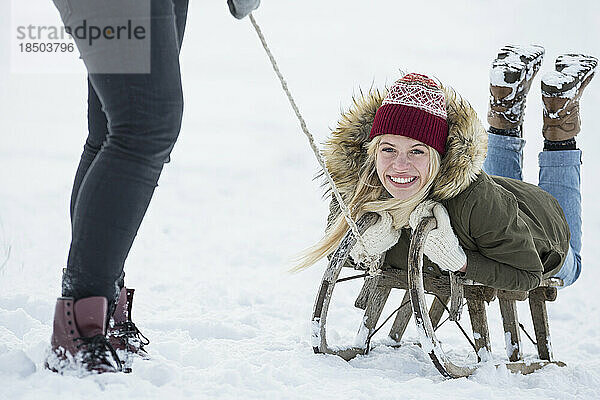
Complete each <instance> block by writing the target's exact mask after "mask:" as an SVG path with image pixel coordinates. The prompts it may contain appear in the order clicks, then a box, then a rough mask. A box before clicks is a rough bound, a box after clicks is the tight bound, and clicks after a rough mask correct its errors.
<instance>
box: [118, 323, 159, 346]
mask: <svg viewBox="0 0 600 400" xmlns="http://www.w3.org/2000/svg"><path fill="white" fill-rule="evenodd" d="M115 328H116V331H117V332H116V334H115V336H116V337H118V338H122V339H125V340H137V341H139V342H140V344H141V345H142V347H143V346H146V345H148V344H150V340H149V339H148V338H147V337H146V336H144V334H143V333H142V332H141V331H140V330H139V329H138V327H137V326H136V325H135V323H134V322H133V321H125V322H121V323H118V324H116V325H115Z"/></svg>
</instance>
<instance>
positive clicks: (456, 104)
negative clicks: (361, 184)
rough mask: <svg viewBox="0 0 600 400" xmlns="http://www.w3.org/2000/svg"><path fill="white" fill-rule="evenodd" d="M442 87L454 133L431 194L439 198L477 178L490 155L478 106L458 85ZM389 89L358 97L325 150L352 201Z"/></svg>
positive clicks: (332, 170) (337, 181) (346, 196)
mask: <svg viewBox="0 0 600 400" xmlns="http://www.w3.org/2000/svg"><path fill="white" fill-rule="evenodd" d="M441 87H442V90H443V91H444V93H445V96H446V110H447V113H448V119H447V121H448V130H449V132H448V139H447V141H446V154H444V156H443V157H442V163H441V166H440V171H439V173H438V176H437V177H436V178H435V181H434V184H433V187H432V191H431V195H430V196H429V197H430V198H432V199H434V200H437V201H442V200H447V199H450V198H453V197H455V196H456V195H458V194H459V193H461V192H462V191H463V190H465V189H466V188H467V187H468V186H469V185H470V184H471V183H472V182H473V181H475V179H476V178H477V176H478V175H479V173H480V172H481V168H482V166H483V161H484V160H485V156H486V154H487V133H486V131H485V129H484V127H483V125H482V124H481V122H480V121H479V119H478V118H477V114H476V113H475V110H473V108H472V107H471V105H470V104H469V103H468V102H467V101H466V100H464V99H463V98H462V97H460V95H458V94H457V93H456V92H455V91H454V90H453V89H452V88H449V87H444V86H441ZM385 94H386V93H385V91H380V90H377V89H373V90H371V91H370V92H369V93H368V94H362V93H361V95H360V97H355V98H354V99H353V104H352V106H351V107H350V109H349V110H348V111H347V112H345V113H343V114H342V117H341V119H340V121H339V122H338V126H337V129H335V130H334V131H333V132H332V133H331V137H330V138H329V139H328V140H327V141H326V142H325V147H324V151H323V153H324V156H325V161H326V165H327V169H328V170H329V172H330V173H331V176H332V178H333V180H334V182H335V184H336V186H337V188H338V190H339V191H340V193H341V194H342V197H343V198H344V200H345V201H349V200H350V199H351V198H352V196H353V195H354V192H355V190H356V185H357V182H358V179H359V174H360V170H361V166H362V165H363V163H364V162H365V161H366V159H367V146H368V142H369V133H370V131H371V126H372V124H373V119H374V118H375V112H376V111H377V109H378V108H379V107H380V106H381V103H382V102H383V99H384V97H385Z"/></svg>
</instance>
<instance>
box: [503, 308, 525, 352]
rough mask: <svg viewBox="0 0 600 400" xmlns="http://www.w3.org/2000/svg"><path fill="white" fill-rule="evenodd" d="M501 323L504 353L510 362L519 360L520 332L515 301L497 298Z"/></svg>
mask: <svg viewBox="0 0 600 400" xmlns="http://www.w3.org/2000/svg"><path fill="white" fill-rule="evenodd" d="M498 301H499V302H500V313H501V314H502V324H503V325H504V340H505V342H506V355H507V356H508V359H509V360H510V361H512V362H514V361H519V360H520V359H521V358H522V354H521V332H520V331H519V317H518V315H517V302H516V301H515V300H505V299H502V298H499V299H498Z"/></svg>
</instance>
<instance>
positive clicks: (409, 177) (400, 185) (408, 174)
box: [376, 134, 435, 199]
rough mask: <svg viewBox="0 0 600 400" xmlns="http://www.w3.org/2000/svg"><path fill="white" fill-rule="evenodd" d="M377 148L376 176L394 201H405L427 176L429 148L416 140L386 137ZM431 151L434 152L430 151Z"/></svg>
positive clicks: (392, 136)
mask: <svg viewBox="0 0 600 400" xmlns="http://www.w3.org/2000/svg"><path fill="white" fill-rule="evenodd" d="M378 142H379V143H378V145H377V162H376V167H377V176H378V177H379V180H380V181H381V182H382V183H383V186H384V187H385V188H386V190H387V191H388V192H389V193H390V194H391V195H392V196H393V197H394V198H396V199H407V198H409V197H410V196H412V195H414V194H416V193H417V192H418V191H419V189H421V188H422V187H423V186H424V185H425V182H426V181H427V179H428V177H429V158H430V154H431V151H430V150H429V149H430V148H429V147H428V146H427V145H426V144H425V143H422V142H419V141H418V140H415V139H411V138H409V137H405V136H397V135H391V134H385V135H382V136H381V140H380V141H378ZM432 151H435V150H433V149H432Z"/></svg>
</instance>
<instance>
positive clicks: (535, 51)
mask: <svg viewBox="0 0 600 400" xmlns="http://www.w3.org/2000/svg"><path fill="white" fill-rule="evenodd" d="M543 59H544V48H543V47H542V46H536V45H530V46H511V45H508V46H504V47H503V48H502V49H500V52H499V53H498V56H497V57H496V59H495V60H494V61H493V63H492V69H491V70H490V105H489V111H488V123H489V124H490V126H491V127H492V128H496V129H503V130H509V129H519V130H520V127H521V125H522V124H523V116H524V113H525V100H526V97H527V93H528V92H529V88H530V87H531V82H532V81H533V78H534V76H535V74H536V73H537V71H538V70H539V69H540V66H541V65H542V60H543Z"/></svg>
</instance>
